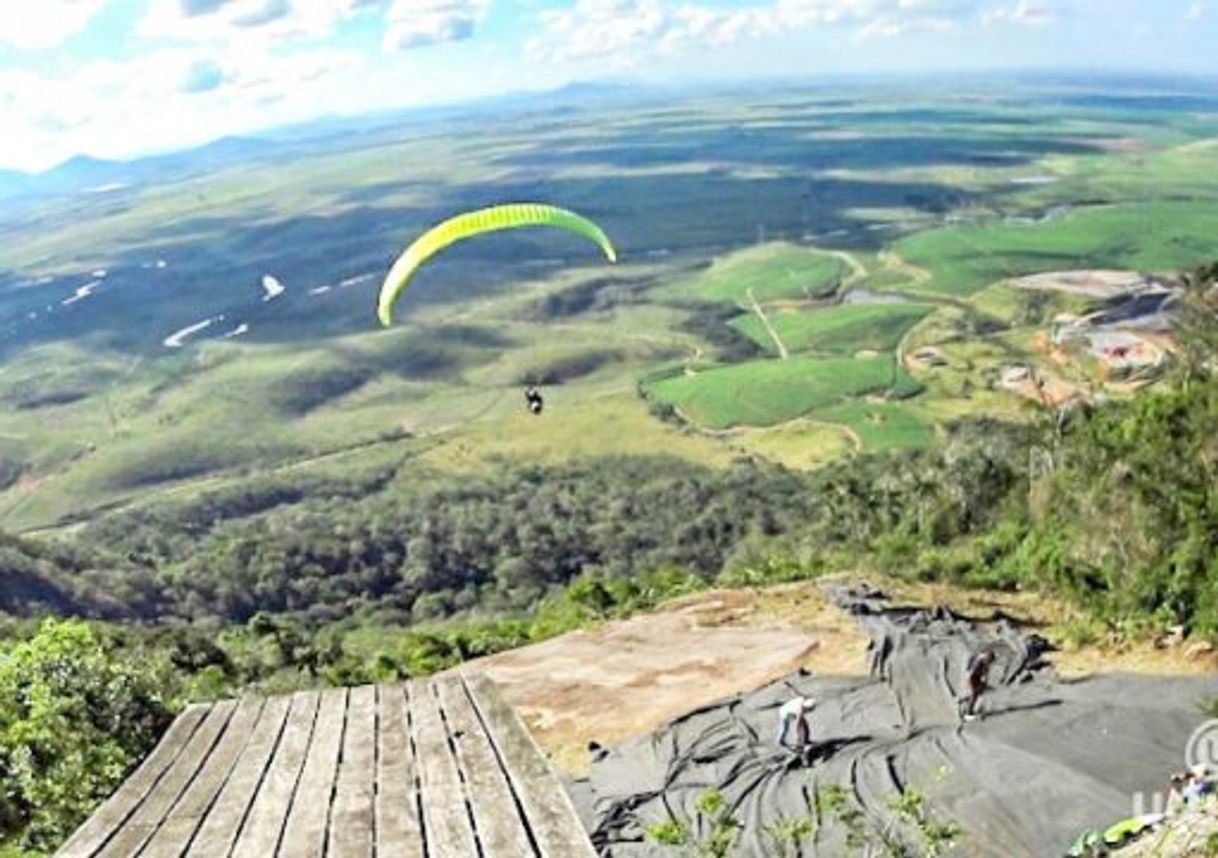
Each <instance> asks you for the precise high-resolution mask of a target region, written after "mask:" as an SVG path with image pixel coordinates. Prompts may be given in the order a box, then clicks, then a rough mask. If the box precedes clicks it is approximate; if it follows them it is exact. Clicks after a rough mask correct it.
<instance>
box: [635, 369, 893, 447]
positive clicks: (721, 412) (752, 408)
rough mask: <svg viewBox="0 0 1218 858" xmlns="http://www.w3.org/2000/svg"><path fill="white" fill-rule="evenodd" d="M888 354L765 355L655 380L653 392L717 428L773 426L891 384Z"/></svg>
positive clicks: (660, 398) (685, 412)
mask: <svg viewBox="0 0 1218 858" xmlns="http://www.w3.org/2000/svg"><path fill="white" fill-rule="evenodd" d="M893 369H894V367H893V361H892V359H891V358H889V357H864V358H824V359H821V358H807V357H798V358H792V359H791V360H785V361H778V360H762V361H751V362H749V363H743V364H737V365H734V366H729V367H724V368H721V369H715V370H710V371H708V372H700V373H698V374H697V375H694V376H682V377H677V378H672V379H667V380H665V381H661V382H659V383H657V384H654V385H652V387H651V392H652V394H653V395H654V396H655V397H656V398H657V399H659V400H660V401H662V402H667V403H669V404H671V405H673V406H676V407H677V408H679V409H681V411H682V413H684V414H686V415H688V416H689V417H690V418H691V419H692V420H694V421H695V422H696V423H698V424H700V425H704V426H710V427H712V428H716V429H724V428H727V427H729V426H736V425H740V424H748V425H752V426H771V425H773V424H775V423H781V422H782V421H784V420H791V419H793V418H795V417H800V416H803V415H804V414H807V413H808V412H810V411H812V410H814V409H816V408H821V407H823V406H826V405H831V404H833V403H836V402H838V401H840V400H842V399H845V398H847V397H853V396H861V395H864V394H868V393H876V392H880V391H883V390H885V389H887V388H888V387H889V386H890V385H891V384H892V379H893Z"/></svg>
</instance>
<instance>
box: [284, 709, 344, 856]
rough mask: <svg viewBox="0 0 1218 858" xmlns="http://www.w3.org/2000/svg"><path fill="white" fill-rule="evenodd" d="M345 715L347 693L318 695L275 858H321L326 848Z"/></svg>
mask: <svg viewBox="0 0 1218 858" xmlns="http://www.w3.org/2000/svg"><path fill="white" fill-rule="evenodd" d="M346 714H347V689H345V688H328V689H326V690H325V691H323V692H322V694H321V705H320V706H319V707H318V710H317V725H316V726H315V727H314V728H313V743H312V744H311V745H310V746H309V756H308V759H307V760H306V761H305V765H304V771H303V772H302V773H301V775H300V783H299V784H298V785H297V787H296V800H295V801H294V802H293V803H292V812H291V814H290V815H289V816H288V824H287V828H286V829H285V830H284V834H283V846H282V847H281V848H280V850H279V855H280V856H283V858H299V856H309V858H313V856H317V855H322V854H324V852H325V848H326V826H327V823H328V822H329V818H330V798H331V795H332V794H333V791H334V778H335V774H336V772H337V770H338V755H339V751H340V750H341V748H342V741H343V727H344V723H345V720H346Z"/></svg>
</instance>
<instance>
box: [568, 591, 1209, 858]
mask: <svg viewBox="0 0 1218 858" xmlns="http://www.w3.org/2000/svg"><path fill="white" fill-rule="evenodd" d="M830 592H831V595H832V596H833V598H834V599H835V601H837V603H838V604H839V605H842V606H843V607H846V608H847V609H849V610H850V611H851V612H852V613H854V614H855V615H856V617H857V619H858V621H859V622H860V623H862V625H863V626H864V627H865V628H866V629H867V631H868V633H869V634H870V636H871V648H870V670H871V676H870V677H859V678H847V677H818V676H811V675H807V674H803V673H801V674H795V675H792V676H789V677H787V678H786V679H783V680H780V681H779V682H776V683H773V684H771V685H768V686H766V687H764V688H762V689H760V690H758V691H756V692H754V693H751V694H747V695H742V696H739V697H735V698H732V699H729V700H725V701H723V702H721V703H719V704H716V705H713V706H708V707H705V708H702V709H699V710H696V711H694V712H690V713H689V714H687V715H685V716H684V717H682V718H679V719H677V720H676V721H673V722H671V723H670V724H669V725H667V726H666V727H664V728H662V729H660V730H658V731H657V732H655V733H653V734H652V735H650V736H647V737H644V738H642V739H639V740H636V741H633V742H630V743H627V744H624V745H622V746H620V747H616V748H610V749H605V750H602V751H600V753H599V759H597V760H596V761H595V762H594V763H593V765H592V769H591V773H590V775H589V777H588V778H586V779H584V780H579V781H575V782H574V783H572V784H569V789H570V792H571V795H572V798H573V799H574V801H575V804H576V806H577V807H578V808H579V810H580V814H581V816H582V818H583V819H584V821H585V824H586V825H587V826H588V829H589V831H590V833H591V836H592V841H593V843H594V844H595V845H596V847H597V849H598V850H599V852H600V854H601V855H604V856H613V858H637V856H651V855H671V854H673V852H672V849H671V848H665V847H661V846H658V845H656V844H654V843H653V842H650V841H648V840H647V839H646V838H645V837H644V830H645V828H646V827H647V826H648V825H651V824H652V823H656V822H663V821H667V820H669V819H671V818H674V817H675V818H677V819H684V820H694V819H696V811H695V806H694V805H695V801H696V800H697V798H698V796H699V795H701V794H702V793H703V792H705V791H706V790H708V789H710V788H715V789H717V790H719V791H720V792H721V793H722V794H723V796H724V798H725V799H726V800H727V804H728V806H729V807H730V808H731V810H732V813H733V815H734V816H735V818H736V819H737V820H739V821H740V822H741V823H743V825H744V827H743V829H742V831H741V832H740V835H739V838H738V840H737V842H736V848H735V850H734V851H733V853H732V854H734V855H742V856H747V855H757V856H768V855H773V854H774V851H775V850H774V847H773V846H772V845H770V842H769V841H768V840H767V838H766V835H765V834H764V831H763V829H764V828H766V827H767V826H769V825H771V824H772V823H775V822H778V821H780V820H782V819H784V818H785V819H797V818H801V817H807V816H809V815H810V811H809V804H810V802H809V799H810V797H811V795H812V793H813V790H815V789H816V788H817V786H818V785H820V786H828V785H838V786H841V787H843V788H844V789H845V790H846V791H847V795H848V796H850V797H851V800H852V802H854V803H856V804H857V806H858V807H860V808H861V809H862V810H863V811H864V813H865V814H866V816H867V818H868V820H869V822H870V823H871V824H872V825H875V826H885V825H895V826H896V827H895V828H893V829H892V830H898V831H899V830H901V829H900V827H899V825H898V824H897V823H895V822H894V819H895V813H894V811H893V810H892V808H891V803H892V802H893V800H894V799H895V798H896V797H897V795H899V793H900V791H901V790H902V789H905V788H906V787H912V788H915V789H917V790H918V791H919V792H921V793H923V794H924V795H925V796H926V800H927V804H926V806H927V809H928V810H929V811H930V812H931V815H932V816H933V817H934V818H935V819H937V820H940V821H944V820H949V819H950V820H953V821H955V822H956V823H957V824H959V825H960V826H961V827H962V829H963V835H962V837H961V838H960V840H959V841H958V844H959V845H958V846H957V847H956V849H955V850H954V851H953V853H952V854H956V855H976V856H996V858H997V856H1001V858H1017V856H1033V858H1045V856H1057V855H1063V854H1064V853H1065V852H1066V850H1067V849H1068V847H1069V845H1070V843H1071V842H1072V841H1073V840H1074V838H1075V837H1076V836H1077V835H1078V833H1079V832H1080V831H1082V830H1084V829H1086V828H1092V827H1096V826H1105V825H1108V824H1110V823H1112V822H1114V821H1116V820H1118V819H1122V818H1124V817H1127V816H1130V815H1131V814H1132V813H1133V808H1134V794H1135V793H1137V792H1141V793H1143V794H1145V795H1146V796H1147V797H1148V798H1147V801H1148V802H1149V801H1150V798H1149V796H1150V795H1151V794H1152V793H1154V792H1155V791H1159V792H1165V791H1166V789H1167V776H1168V775H1169V774H1170V773H1171V772H1172V771H1176V770H1178V769H1180V768H1181V767H1183V765H1184V762H1185V761H1184V749H1185V745H1186V743H1187V741H1188V737H1189V735H1190V734H1191V733H1192V731H1193V730H1194V729H1195V728H1196V727H1198V726H1199V725H1200V724H1202V723H1203V722H1204V721H1205V720H1206V716H1205V715H1203V714H1202V713H1201V711H1200V709H1199V707H1198V704H1199V702H1200V701H1201V700H1202V699H1204V698H1207V697H1209V696H1211V695H1214V694H1216V693H1218V685H1216V684H1215V683H1214V682H1213V681H1209V680H1205V679H1197V678H1159V677H1146V676H1131V675H1108V676H1099V677H1093V678H1087V679H1083V680H1075V681H1070V680H1063V679H1060V678H1058V677H1056V676H1055V674H1054V672H1053V670H1052V667H1051V665H1050V664H1049V662H1048V659H1047V657H1046V656H1045V653H1046V652H1047V651H1048V650H1049V649H1050V648H1049V646H1048V645H1047V644H1046V643H1045V642H1044V641H1043V640H1042V639H1040V638H1038V637H1037V636H1035V635H1025V634H1024V633H1023V632H1021V630H1020V629H1019V628H1018V627H1017V626H1016V625H1015V624H1014V623H1012V622H1010V621H1008V620H1006V619H1005V618H1003V617H1001V616H995V617H994V618H992V619H989V620H987V621H985V622H980V621H976V620H969V619H966V618H963V617H960V616H958V615H955V614H953V613H951V612H950V611H948V610H946V609H937V610H934V611H924V610H912V609H901V608H895V607H891V606H890V605H889V604H888V603H887V602H886V600H885V599H884V598H883V594H880V593H878V592H876V591H869V590H866V589H851V588H846V587H838V588H836V589H834V590H831V591H830ZM986 647H988V648H992V649H993V650H994V652H995V654H996V656H997V659H996V661H995V664H994V666H993V668H992V669H991V671H990V683H991V687H992V690H991V691H989V692H987V694H986V695H985V696H984V698H983V702H982V706H981V711H982V713H983V714H984V717H983V718H981V719H980V720H976V721H971V722H967V723H964V722H961V720H960V718H959V715H958V705H957V699H958V697H959V695H960V694H961V693H962V690H963V689H962V684H963V679H964V674H965V665H966V664H967V662H968V659H969V658H970V656H971V655H972V654H973V653H975V652H977V651H979V650H981V649H982V648H986ZM797 694H798V695H808V696H811V697H814V698H815V699H816V700H817V701H819V705H818V706H817V707H816V709H815V710H814V711H813V712H812V714H811V718H810V720H811V724H812V733H813V741H814V742H817V743H819V747H818V750H817V753H816V757H815V758H814V759H813V760H812V761H811V764H810V765H808V766H804V765H803V763H802V761H800V760H799V759H797V758H796V757H795V755H793V754H792V753H791V752H789V751H787V750H785V749H782V748H780V747H778V745H777V743H776V733H777V723H778V714H777V712H778V707H779V706H780V705H781V704H782V703H783V702H784V701H786V700H788V699H789V698H791V697H792V696H794V695H797ZM820 823H821V824H820V825H819V826H818V828H817V830H816V833H815V835H814V836H813V837H812V838H809V839H808V840H806V841H805V842H804V843H803V844H802V845H801V846H800V847H799V849H798V850H796V851H794V852H793V853H788V854H799V855H821V856H825V855H832V856H839V855H853V854H859V853H860V850H859V848H858V847H857V846H849V845H847V841H846V835H847V831H846V828H845V826H844V825H843V824H842V823H841V822H840V819H839V818H838V817H837V816H834V815H828V816H826V817H825V818H824V819H822V820H820ZM906 831H908V829H906Z"/></svg>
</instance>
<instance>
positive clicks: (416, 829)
mask: <svg viewBox="0 0 1218 858" xmlns="http://www.w3.org/2000/svg"><path fill="white" fill-rule="evenodd" d="M379 692H380V700H379V704H380V705H379V707H378V709H377V711H378V714H379V715H380V726H379V729H378V730H377V737H376V738H377V759H376V853H377V855H378V856H390V855H392V856H395V858H396V856H400V858H423V855H424V852H423V828H422V821H421V819H420V817H419V805H418V799H419V794H418V791H417V789H416V784H415V774H416V773H415V761H414V748H413V747H412V746H411V743H410V720H409V712H408V710H407V701H406V694H407V689H406V688H405V687H403V686H383V687H381V688H380V689H379Z"/></svg>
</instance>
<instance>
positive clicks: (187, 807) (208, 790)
mask: <svg viewBox="0 0 1218 858" xmlns="http://www.w3.org/2000/svg"><path fill="white" fill-rule="evenodd" d="M262 704H263V698H261V697H245V698H243V699H242V700H241V702H240V703H239V704H238V705H237V711H236V712H234V713H233V717H232V718H230V719H229V721H228V726H227V727H225V728H224V735H222V736H221V737H220V741H219V742H218V743H217V744H216V746H215V747H214V748H213V749H212V752H211V755H210V756H208V758H207V762H206V763H204V764H203V768H202V769H201V770H200V771H199V774H198V775H197V776H196V777H195V779H194V781H193V782H192V783H191V784H190V787H189V789H187V790H186V792H185V794H183V796H182V797H181V798H180V799H178V803H177V804H175V805H174V806H173V810H171V811H170V812H169V816H168V817H167V818H166V820H165V822H164V823H163V824H162V825H161V827H160V828H159V829H157V832H156V834H155V835H153V838H152V840H150V841H149V843H148V845H147V846H145V847H144V851H143V852H141V853H140V858H180V856H181V855H182V854H184V853H185V852H186V849H187V847H188V846H189V845H190V841H191V840H192V839H193V838H194V834H195V831H196V830H197V829H198V827H199V825H200V824H201V823H202V822H203V817H204V815H205V814H206V813H207V809H208V808H209V807H211V804H212V802H213V801H215V799H216V796H217V795H219V793H220V790H221V789H222V788H223V787H224V783H225V781H227V780H228V777H229V775H230V773H231V772H232V770H233V766H234V765H235V764H236V762H237V755H238V754H240V753H241V751H242V750H243V749H244V748H245V747H246V744H247V743H248V742H249V739H250V734H251V732H252V731H253V729H254V725H255V724H256V723H257V721H258V715H259V713H261V711H262Z"/></svg>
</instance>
